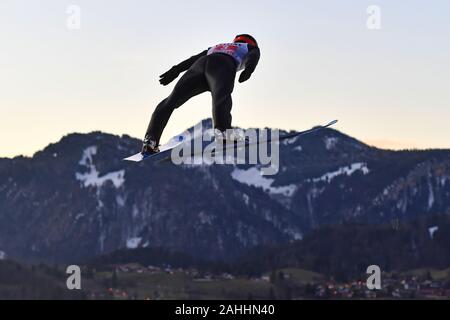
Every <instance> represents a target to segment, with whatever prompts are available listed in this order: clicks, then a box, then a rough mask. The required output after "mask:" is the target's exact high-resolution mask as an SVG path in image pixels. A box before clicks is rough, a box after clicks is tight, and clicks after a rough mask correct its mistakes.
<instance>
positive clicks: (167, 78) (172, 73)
mask: <svg viewBox="0 0 450 320" xmlns="http://www.w3.org/2000/svg"><path fill="white" fill-rule="evenodd" d="M179 75H180V72H179V71H178V69H177V67H172V69H170V70H169V71H167V72H166V73H164V74H163V75H160V76H159V77H160V79H159V83H161V84H162V85H163V86H167V85H168V84H169V83H171V82H172V81H173V80H175V79H176V78H178V76H179Z"/></svg>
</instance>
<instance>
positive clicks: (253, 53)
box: [239, 45, 261, 83]
mask: <svg viewBox="0 0 450 320" xmlns="http://www.w3.org/2000/svg"><path fill="white" fill-rule="evenodd" d="M260 58H261V51H260V50H259V48H258V47H255V46H250V45H249V53H248V56H247V58H246V61H245V69H244V71H242V73H241V76H240V77H239V82H240V83H242V82H245V81H247V80H248V79H250V77H251V76H252V73H253V72H254V71H255V69H256V67H257V66H258V62H259V59H260Z"/></svg>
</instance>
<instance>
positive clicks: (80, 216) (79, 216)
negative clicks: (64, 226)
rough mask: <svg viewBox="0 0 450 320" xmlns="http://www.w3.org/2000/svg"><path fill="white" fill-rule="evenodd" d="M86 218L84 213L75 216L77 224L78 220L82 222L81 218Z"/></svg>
mask: <svg viewBox="0 0 450 320" xmlns="http://www.w3.org/2000/svg"><path fill="white" fill-rule="evenodd" d="M84 216H85V214H84V213H79V214H77V215H76V216H75V222H78V220H80V219H81V218H83V217H84Z"/></svg>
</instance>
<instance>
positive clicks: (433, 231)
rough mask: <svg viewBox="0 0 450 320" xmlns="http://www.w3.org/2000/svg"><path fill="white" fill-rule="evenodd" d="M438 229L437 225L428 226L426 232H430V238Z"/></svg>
mask: <svg viewBox="0 0 450 320" xmlns="http://www.w3.org/2000/svg"><path fill="white" fill-rule="evenodd" d="M438 230H439V227H437V226H434V227H431V228H428V232H429V233H430V238H431V239H433V237H434V234H435V233H436V231H438Z"/></svg>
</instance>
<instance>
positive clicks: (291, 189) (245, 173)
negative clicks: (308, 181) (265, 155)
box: [231, 168, 297, 197]
mask: <svg viewBox="0 0 450 320" xmlns="http://www.w3.org/2000/svg"><path fill="white" fill-rule="evenodd" d="M231 177H232V178H233V179H234V180H236V181H238V182H240V183H242V184H246V185H248V186H253V187H257V188H262V189H263V190H264V191H265V192H268V193H270V194H280V195H283V196H285V197H291V196H292V195H293V194H294V193H295V191H296V190H297V186H295V185H288V186H283V187H272V184H273V182H274V181H275V180H274V179H269V178H265V177H264V176H262V175H261V172H260V171H259V170H258V169H257V168H250V169H248V170H240V169H237V168H235V169H234V170H233V172H232V173H231Z"/></svg>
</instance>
